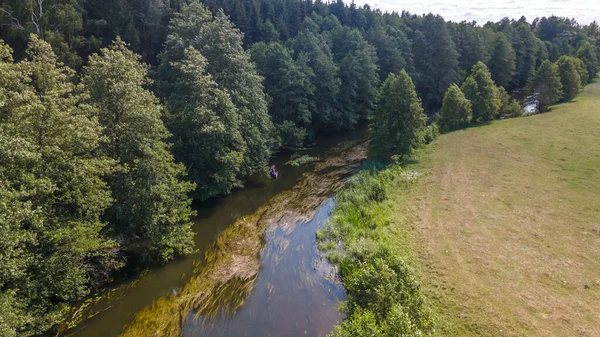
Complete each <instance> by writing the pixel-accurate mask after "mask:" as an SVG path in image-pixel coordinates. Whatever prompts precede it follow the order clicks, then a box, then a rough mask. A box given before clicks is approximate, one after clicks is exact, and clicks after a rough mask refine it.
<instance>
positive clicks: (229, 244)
mask: <svg viewBox="0 0 600 337" xmlns="http://www.w3.org/2000/svg"><path fill="white" fill-rule="evenodd" d="M364 136H365V135H364V132H362V131H360V130H359V131H357V132H354V133H352V134H347V135H344V136H343V137H335V138H331V139H330V140H328V141H327V142H321V145H320V147H318V148H313V149H311V150H310V151H307V152H306V153H307V155H311V156H312V157H315V158H317V157H318V158H320V159H319V160H318V161H316V162H312V163H310V164H306V165H300V166H298V167H297V166H285V165H284V164H283V163H284V162H285V161H287V160H289V158H283V157H282V158H280V161H279V162H278V163H277V164H278V167H279V168H280V172H281V173H283V174H282V176H280V179H277V180H273V179H269V180H268V181H266V182H265V184H264V185H262V186H256V187H253V188H246V189H243V190H239V191H236V193H234V194H232V195H231V196H228V197H226V198H223V199H220V200H216V201H215V202H216V203H217V204H216V205H212V206H211V207H209V208H207V209H205V210H202V211H201V212H200V218H199V219H198V221H197V223H196V227H197V233H198V236H197V238H196V239H197V240H199V242H202V243H203V246H204V247H202V246H200V245H198V246H199V247H202V248H204V249H203V250H202V251H199V252H198V253H196V254H194V256H190V257H188V258H186V259H182V260H180V261H179V260H178V261H175V262H173V263H170V264H167V265H166V266H164V267H161V268H160V269H157V270H151V271H150V272H149V273H148V275H144V276H143V277H142V278H141V279H140V280H139V282H137V283H136V284H134V285H132V286H131V287H127V289H123V290H124V291H119V292H120V293H122V294H120V296H119V298H115V297H116V296H112V297H113V298H112V299H106V300H104V301H103V303H99V304H98V305H93V306H91V308H89V309H88V310H89V312H91V313H92V315H93V314H94V313H97V312H99V314H98V315H96V316H94V317H93V318H91V319H89V320H84V321H83V322H81V324H79V325H78V326H76V327H75V328H74V329H71V330H69V331H67V332H66V334H65V335H68V336H71V335H73V336H85V337H93V336H98V337H99V336H102V337H107V336H119V335H122V336H181V335H184V336H187V335H198V334H210V335H228V336H256V335H266V334H275V335H297V334H298V333H302V332H307V333H309V335H326V334H327V333H329V332H330V331H331V330H332V328H333V325H335V324H336V322H337V321H338V320H339V318H340V316H339V312H338V310H337V308H336V305H337V302H338V300H341V299H342V298H343V291H342V289H341V288H340V287H339V284H335V283H333V282H331V281H330V280H329V279H328V278H327V275H325V274H324V272H326V271H324V270H316V269H317V268H318V267H319V266H320V265H318V266H314V265H313V263H314V262H315V261H314V260H316V259H317V257H316V254H317V249H316V243H315V242H314V232H315V230H316V228H318V227H320V226H321V225H322V223H323V222H324V221H325V220H326V218H328V217H329V213H330V212H329V211H330V209H331V207H333V203H332V202H331V200H330V196H331V194H332V193H334V192H335V191H337V190H338V189H339V188H340V187H341V186H342V185H343V183H344V180H345V178H347V177H348V176H349V175H351V174H352V173H353V172H354V171H355V170H356V169H357V168H358V165H359V163H360V162H361V161H362V160H363V159H364V157H365V155H366V144H365V138H364ZM120 290H121V289H120ZM290 298H296V300H294V303H296V305H290V302H289V299H290ZM86 316H87V315H86ZM302 320H306V323H303V324H298V322H302ZM265 322H269V324H266V323H265ZM251 327H252V328H251Z"/></svg>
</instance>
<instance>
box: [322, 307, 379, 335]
mask: <svg viewBox="0 0 600 337" xmlns="http://www.w3.org/2000/svg"><path fill="white" fill-rule="evenodd" d="M355 336H365V337H375V336H384V334H383V333H382V329H381V328H380V327H379V326H378V324H377V320H376V319H375V315H374V314H373V312H371V311H368V310H356V311H355V312H354V313H353V314H352V316H350V319H347V320H345V321H343V322H342V324H340V325H338V326H336V327H335V332H334V333H332V334H331V335H329V337H355Z"/></svg>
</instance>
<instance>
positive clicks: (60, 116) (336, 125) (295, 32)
mask: <svg viewBox="0 0 600 337" xmlns="http://www.w3.org/2000/svg"><path fill="white" fill-rule="evenodd" d="M0 39H1V41H0V266H1V268H0V335H2V336H32V335H37V334H40V333H44V332H46V331H49V330H52V329H53V328H54V327H56V325H57V324H59V323H60V322H62V321H63V320H64V319H65V317H66V315H67V314H68V313H69V310H70V308H71V307H72V306H73V305H74V304H76V303H77V302H78V301H80V300H82V299H83V298H85V297H86V296H87V295H88V294H90V293H91V292H94V291H97V290H98V289H101V287H102V286H103V285H106V284H107V283H109V282H111V281H112V280H113V279H114V278H115V276H116V275H119V273H121V272H122V271H123V270H139V268H142V267H143V266H148V265H155V264H162V263H166V262H168V261H170V260H172V259H174V258H177V257H178V256H182V255H185V254H188V253H190V252H192V251H193V250H194V246H193V235H194V234H193V232H192V220H191V219H192V218H193V216H194V215H195V211H194V209H193V207H192V202H193V201H196V202H203V201H206V200H207V199H210V198H214V197H219V196H223V195H226V194H228V193H230V192H231V191H232V190H233V189H236V188H241V187H243V186H244V183H245V182H246V181H247V180H248V179H249V178H250V177H251V176H253V175H261V174H266V173H267V170H268V164H269V160H270V158H271V156H272V155H273V154H274V153H276V152H278V151H294V150H297V149H301V148H304V147H307V146H310V145H311V144H314V143H315V142H318V140H319V136H320V135H322V134H324V133H326V132H344V131H347V130H352V129H353V128H354V127H355V126H357V125H358V124H361V123H369V124H370V131H371V150H372V153H373V155H374V156H377V157H379V158H381V159H382V160H387V159H389V158H390V157H391V156H394V155H406V154H410V152H411V151H412V150H413V149H414V148H416V147H418V146H419V144H421V143H424V142H428V141H430V140H431V139H432V138H433V137H435V135H436V134H437V132H438V130H439V131H441V132H447V131H451V130H455V129H458V128H462V127H466V126H468V125H470V124H474V123H480V122H486V121H490V120H493V119H496V118H500V117H516V116H518V115H520V114H521V111H522V108H521V106H520V105H519V102H518V101H517V100H516V99H515V98H516V97H520V96H519V95H522V93H523V92H525V93H527V94H531V93H535V94H536V95H537V97H538V100H539V104H540V111H542V112H543V111H545V110H547V109H548V107H549V106H550V105H552V104H554V103H556V102H559V101H568V100H570V99H572V98H573V97H575V95H577V94H578V93H579V92H580V91H581V89H582V88H583V86H585V85H586V84H587V83H589V82H591V81H593V79H594V78H595V77H596V75H597V73H598V71H599V70H600V27H599V25H598V24H597V23H596V22H593V23H591V24H589V25H581V24H578V23H577V21H576V20H574V19H569V18H562V17H555V16H552V17H543V18H536V19H535V20H533V21H532V22H529V21H527V19H526V18H525V17H522V18H520V19H519V20H511V19H508V18H506V19H503V20H501V21H499V22H488V23H485V24H483V23H476V22H466V21H464V22H460V23H456V22H449V21H445V20H444V19H443V18H442V17H440V16H439V15H434V14H427V15H416V14H412V13H408V12H402V13H395V12H394V13H386V12H382V11H380V10H378V9H375V8H370V7H369V6H366V5H365V6H363V7H358V6H356V5H355V4H354V3H351V4H345V3H344V2H342V1H341V0H338V1H335V2H331V3H326V2H322V1H320V0H317V1H310V0H309V1H303V0H302V1H301V0H205V1H202V2H201V1H199V0H0Z"/></svg>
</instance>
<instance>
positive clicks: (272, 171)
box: [271, 165, 279, 178]
mask: <svg viewBox="0 0 600 337" xmlns="http://www.w3.org/2000/svg"><path fill="white" fill-rule="evenodd" d="M278 175H279V173H277V168H275V165H271V176H272V177H273V178H277V176H278Z"/></svg>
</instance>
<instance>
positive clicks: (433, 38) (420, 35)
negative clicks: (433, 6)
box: [413, 14, 458, 111]
mask: <svg viewBox="0 0 600 337" xmlns="http://www.w3.org/2000/svg"><path fill="white" fill-rule="evenodd" d="M413 43H414V48H413V60H414V67H415V74H414V76H413V77H414V79H415V85H416V88H417V91H418V92H419V95H420V96H421V97H422V99H423V105H424V107H425V109H426V110H429V111H431V110H435V109H438V108H439V107H440V106H441V105H442V99H443V98H444V94H445V93H446V90H447V89H448V87H449V86H450V84H451V83H453V82H454V81H455V80H456V76H457V71H458V53H457V52H456V47H455V45H454V42H453V41H452V39H451V38H450V34H449V33H448V29H447V27H446V23H445V22H444V19H442V18H441V17H440V16H433V15H432V14H429V15H426V16H425V17H424V18H423V21H422V22H421V24H420V25H419V26H418V30H417V31H415V33H414V41H413Z"/></svg>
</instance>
